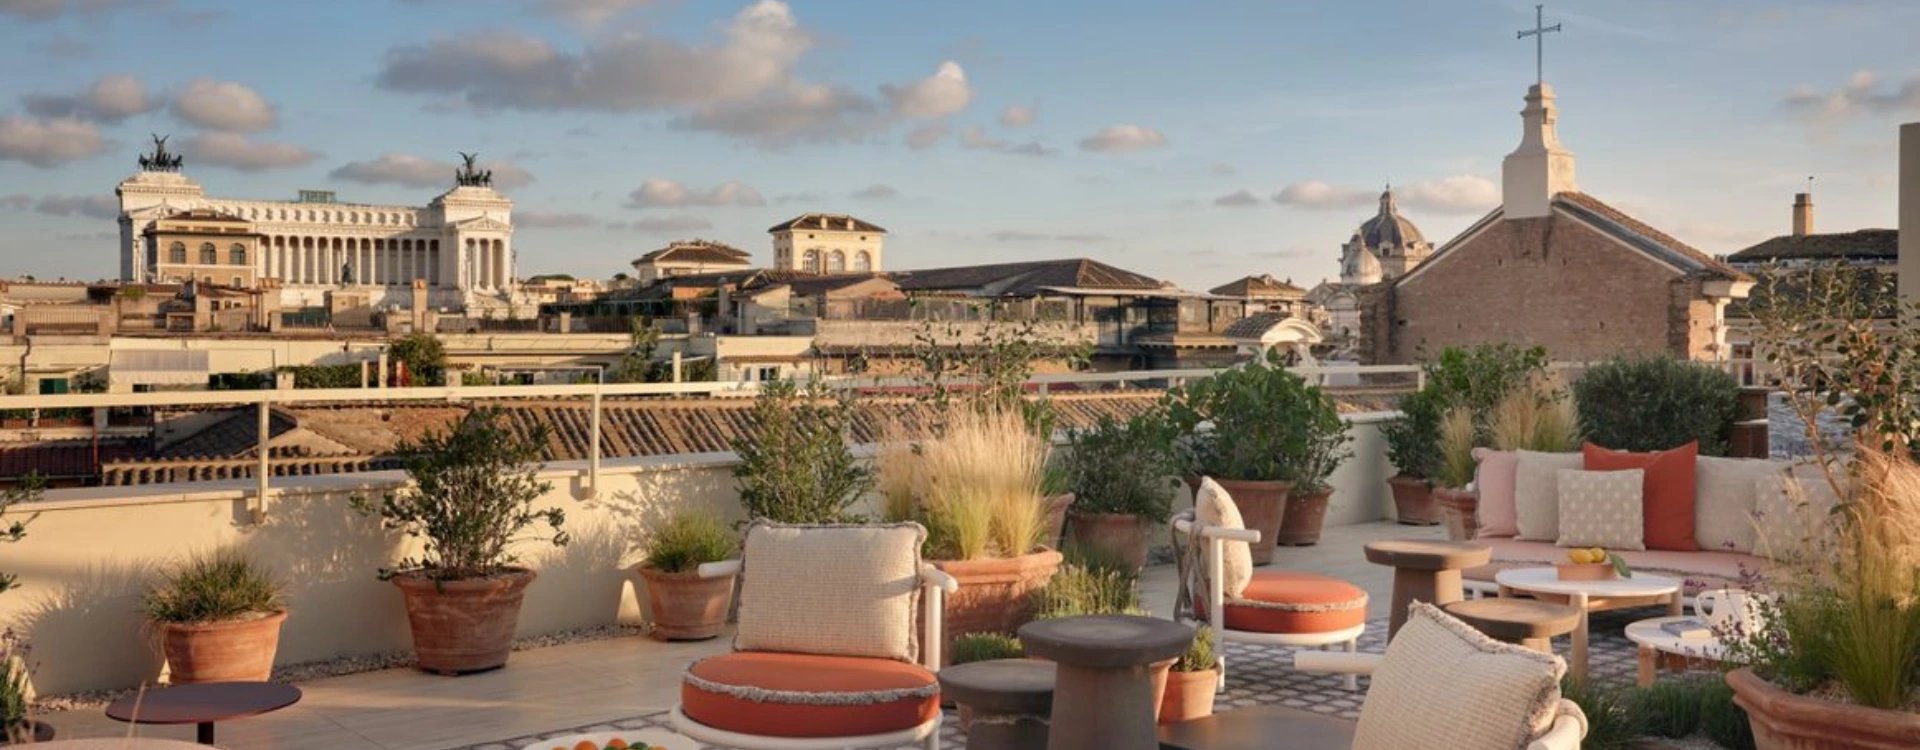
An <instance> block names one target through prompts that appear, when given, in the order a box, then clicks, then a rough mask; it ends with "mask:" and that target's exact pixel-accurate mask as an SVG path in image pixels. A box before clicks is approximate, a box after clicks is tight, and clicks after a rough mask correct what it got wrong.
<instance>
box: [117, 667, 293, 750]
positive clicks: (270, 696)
mask: <svg viewBox="0 0 1920 750" xmlns="http://www.w3.org/2000/svg"><path fill="white" fill-rule="evenodd" d="M299 702H300V688H297V687H294V686H292V685H282V684H280V683H277V682H209V683H204V684H199V685H174V686H172V687H164V688H155V689H153V690H148V691H146V692H145V693H144V694H135V695H129V696H127V697H125V698H121V699H120V700H117V701H114V702H113V703H111V704H108V705H107V717H108V718H111V719H115V720H118V721H128V722H133V723H135V724H193V725H195V726H196V729H195V732H194V739H195V741H197V742H199V743H200V744H202V745H211V744H213V725H214V723H215V722H221V721H232V720H234V719H244V718H247V717H249V716H259V715H260V714H264V713H272V712H274V711H278V710H280V709H283V708H286V707H288V706H291V705H293V704H295V703H299ZM136 703H138V704H139V705H138V707H137V708H136V706H135V704H136ZM136 710H137V711H138V712H139V713H138V714H137V715H136V714H135V711H136Z"/></svg>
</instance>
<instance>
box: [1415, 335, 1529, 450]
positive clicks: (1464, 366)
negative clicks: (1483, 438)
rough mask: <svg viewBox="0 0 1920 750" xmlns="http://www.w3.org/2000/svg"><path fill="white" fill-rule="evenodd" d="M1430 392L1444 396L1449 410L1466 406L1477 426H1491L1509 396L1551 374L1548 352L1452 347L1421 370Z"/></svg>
mask: <svg viewBox="0 0 1920 750" xmlns="http://www.w3.org/2000/svg"><path fill="white" fill-rule="evenodd" d="M1421 369H1422V371H1423V372H1424V373H1425V374H1426V379H1427V386H1426V387H1427V388H1431V389H1433V390H1435V391H1437V392H1438V393H1439V394H1440V398H1441V399H1442V400H1443V401H1444V402H1445V403H1446V405H1447V406H1465V407H1467V408H1468V409H1469V410H1471V411H1472V412H1473V421H1474V425H1475V426H1477V427H1479V428H1480V429H1481V430H1483V431H1484V430H1485V429H1486V426H1487V416H1488V415H1489V414H1492V413H1493V407H1494V406H1495V405H1497V404H1499V403H1500V400H1501V399H1503V398H1506V396H1507V393H1508V392H1510V391H1512V390H1513V389H1515V388H1517V387H1519V386H1520V385H1521V384H1522V383H1525V382H1526V381H1527V379H1528V378H1530V377H1533V376H1534V375H1535V374H1537V373H1543V372H1546V370H1547V350H1546V349H1544V348H1541V347H1538V346H1535V347H1528V348H1521V347H1517V346H1514V345H1512V344H1481V345H1479V346H1473V347H1459V346H1449V347H1447V348H1445V349H1442V350H1441V351H1440V354H1439V356H1437V357H1434V358H1433V359H1432V360H1429V361H1428V362H1426V363H1425V364H1423V365H1422V366H1421Z"/></svg>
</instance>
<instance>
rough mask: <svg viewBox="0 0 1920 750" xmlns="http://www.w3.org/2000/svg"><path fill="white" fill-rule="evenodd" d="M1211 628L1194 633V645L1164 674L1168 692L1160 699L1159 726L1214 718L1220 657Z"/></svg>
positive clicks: (1197, 629) (1200, 627)
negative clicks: (1214, 700)
mask: <svg viewBox="0 0 1920 750" xmlns="http://www.w3.org/2000/svg"><path fill="white" fill-rule="evenodd" d="M1214 641H1215V637H1214V633H1213V628H1210V627H1208V626H1206V625H1201V626H1199V627H1197V628H1195V629H1194V632H1193V644H1192V645H1189V646H1187V651H1186V653H1184V654H1181V655H1180V658H1179V660H1177V661H1175V662H1174V663H1173V669H1172V671H1170V672H1168V673H1167V689H1166V692H1164V693H1162V694H1161V698H1160V723H1162V724H1172V723H1175V722H1180V721H1189V720H1192V719H1199V718H1203V717H1207V716H1212V715H1213V699H1214V696H1215V695H1217V694H1218V692H1219V687H1220V653H1219V651H1217V650H1216V644H1215V642H1214Z"/></svg>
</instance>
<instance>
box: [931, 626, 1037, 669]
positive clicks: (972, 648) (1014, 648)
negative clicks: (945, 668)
mask: <svg viewBox="0 0 1920 750" xmlns="http://www.w3.org/2000/svg"><path fill="white" fill-rule="evenodd" d="M1025 655H1026V648H1025V647H1023V646H1021V645H1020V639H1018V638H1015V637H1013V636H1010V635H1007V634H1005V633H967V634H965V635H962V636H959V637H956V638H954V639H953V645H952V646H949V647H947V658H948V663H950V664H953V665H956V666H957V665H960V664H971V663H973V662H976V661H993V660H995V659H1018V658H1020V657H1022V656H1025Z"/></svg>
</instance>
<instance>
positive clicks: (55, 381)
mask: <svg viewBox="0 0 1920 750" xmlns="http://www.w3.org/2000/svg"><path fill="white" fill-rule="evenodd" d="M70 386H71V383H69V382H68V381H67V379H66V378H41V379H40V395H42V396H59V395H61V394H64V393H67V392H68V390H69V388H70Z"/></svg>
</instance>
